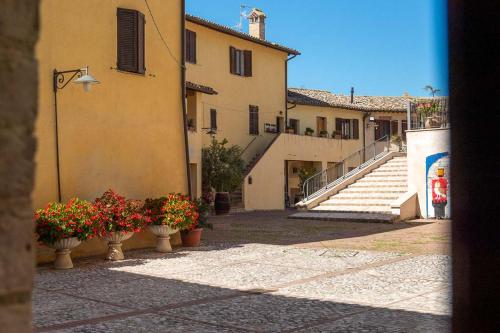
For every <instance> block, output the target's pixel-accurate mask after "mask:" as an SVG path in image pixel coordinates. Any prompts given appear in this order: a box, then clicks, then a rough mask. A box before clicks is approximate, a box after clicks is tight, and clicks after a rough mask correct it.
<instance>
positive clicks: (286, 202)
mask: <svg viewBox="0 0 500 333" xmlns="http://www.w3.org/2000/svg"><path fill="white" fill-rule="evenodd" d="M296 56H297V54H294V55H292V56H291V57H287V58H286V60H285V124H284V126H285V133H286V128H287V127H288V110H289V109H293V108H294V107H296V106H297V104H295V105H293V106H292V107H290V108H288V62H289V61H290V60H292V59H293V58H295V57H296ZM287 197H288V160H285V209H286V208H287V205H289V204H290V202H289V201H288V200H287V199H286V198H287Z"/></svg>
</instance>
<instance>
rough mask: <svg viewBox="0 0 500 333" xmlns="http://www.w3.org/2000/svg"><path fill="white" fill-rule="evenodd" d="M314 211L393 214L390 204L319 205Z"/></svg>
mask: <svg viewBox="0 0 500 333" xmlns="http://www.w3.org/2000/svg"><path fill="white" fill-rule="evenodd" d="M311 211H313V212H332V211H336V212H356V213H383V214H391V209H390V207H389V206H364V207H361V206H317V207H314V208H313V209H312V210H311Z"/></svg>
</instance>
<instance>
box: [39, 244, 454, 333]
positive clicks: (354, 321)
mask: <svg viewBox="0 0 500 333" xmlns="http://www.w3.org/2000/svg"><path fill="white" fill-rule="evenodd" d="M126 255H127V257H128V258H129V259H127V260H124V261H122V262H114V263H110V262H104V261H103V260H102V259H100V258H99V259H94V260H89V261H88V262H84V263H82V264H81V265H80V264H79V262H78V261H76V262H75V264H76V267H75V269H73V270H68V271H55V270H52V269H50V268H48V267H45V268H42V269H39V273H38V276H37V279H36V285H35V294H34V325H35V328H36V329H35V332H37V331H38V332H59V333H69V332H82V333H83V332H89V333H95V332H126V331H131V332H153V333H155V332H183V331H190V332H446V331H448V330H449V328H450V326H449V318H450V317H449V315H450V311H449V309H450V302H451V296H450V293H449V289H450V285H449V283H448V279H449V269H450V260H449V257H448V256H444V255H402V254H397V253H389V252H374V251H363V250H349V249H331V248H308V247H300V246H297V245H294V246H287V245H274V244H258V243H248V244H231V243H212V244H208V245H206V246H202V247H200V248H195V249H179V250H176V251H174V252H173V253H168V254H158V253H154V252H151V251H149V250H148V251H135V252H127V254H126ZM255 289H256V290H255Z"/></svg>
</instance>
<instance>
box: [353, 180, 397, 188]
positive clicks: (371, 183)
mask: <svg viewBox="0 0 500 333" xmlns="http://www.w3.org/2000/svg"><path fill="white" fill-rule="evenodd" d="M406 183H407V180H406V178H403V179H383V178H380V179H378V178H363V179H361V180H358V181H357V182H356V183H355V184H360V185H369V186H373V187H379V186H395V185H406Z"/></svg>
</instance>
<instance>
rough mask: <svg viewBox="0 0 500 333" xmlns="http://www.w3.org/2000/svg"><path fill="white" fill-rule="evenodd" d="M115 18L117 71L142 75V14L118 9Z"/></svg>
mask: <svg viewBox="0 0 500 333" xmlns="http://www.w3.org/2000/svg"><path fill="white" fill-rule="evenodd" d="M116 16H117V38H116V40H117V63H116V66H117V68H118V69H119V70H122V71H126V72H133V73H140V74H144V73H145V72H146V67H145V64H144V25H145V22H146V21H145V19H144V14H142V13H140V12H138V11H136V10H132V9H124V8H118V9H117V12H116Z"/></svg>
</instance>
